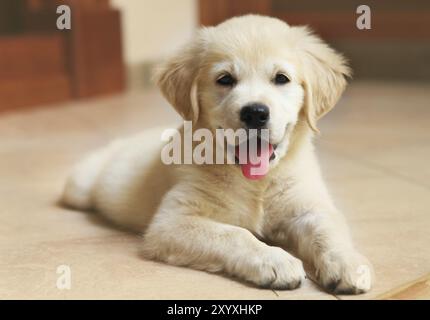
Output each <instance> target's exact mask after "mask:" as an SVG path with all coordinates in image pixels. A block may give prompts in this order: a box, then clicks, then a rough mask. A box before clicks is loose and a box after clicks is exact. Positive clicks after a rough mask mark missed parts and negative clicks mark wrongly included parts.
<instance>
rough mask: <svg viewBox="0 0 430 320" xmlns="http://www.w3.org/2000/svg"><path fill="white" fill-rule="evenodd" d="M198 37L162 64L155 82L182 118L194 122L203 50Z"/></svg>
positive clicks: (196, 115)
mask: <svg viewBox="0 0 430 320" xmlns="http://www.w3.org/2000/svg"><path fill="white" fill-rule="evenodd" d="M201 34H202V32H200V34H199V36H198V37H197V38H196V39H195V40H194V41H192V42H191V43H189V44H188V45H187V46H185V47H183V48H182V49H181V50H179V52H177V53H176V54H175V55H173V56H172V57H171V58H169V59H167V60H166V61H165V62H164V63H162V64H161V65H160V66H159V68H158V70H157V72H156V74H155V80H156V83H157V85H158V86H159V87H160V89H161V92H162V93H163V95H164V97H165V98H166V99H167V101H169V103H170V104H171V105H172V106H173V107H174V108H175V110H176V111H177V112H178V113H179V114H180V115H181V116H182V118H184V120H188V121H193V122H196V121H197V119H198V116H199V105H198V88H197V87H198V69H199V64H200V59H201V52H202V50H203V48H202V45H203V41H202V39H201Z"/></svg>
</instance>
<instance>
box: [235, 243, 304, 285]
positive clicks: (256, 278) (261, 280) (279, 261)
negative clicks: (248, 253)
mask: <svg viewBox="0 0 430 320" xmlns="http://www.w3.org/2000/svg"><path fill="white" fill-rule="evenodd" d="M243 275H244V278H245V279H246V280H247V281H249V282H252V283H255V284H256V285H258V286H260V287H263V288H271V289H279V290H291V289H296V288H298V287H299V286H300V285H301V284H302V282H303V281H304V279H305V277H306V274H305V271H304V269H303V264H302V262H301V261H300V260H299V259H296V258H295V257H293V256H292V255H290V254H289V253H288V252H286V251H284V250H283V249H281V248H278V247H265V248H264V250H262V251H260V252H259V253H258V254H256V255H255V256H254V257H249V260H248V261H247V263H246V266H245V270H244V274H243Z"/></svg>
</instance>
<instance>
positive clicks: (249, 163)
mask: <svg viewBox="0 0 430 320" xmlns="http://www.w3.org/2000/svg"><path fill="white" fill-rule="evenodd" d="M255 140H256V141H253V143H251V142H250V140H247V141H245V142H243V143H242V144H240V145H238V146H236V148H235V160H236V164H238V165H240V168H241V170H242V174H243V175H244V176H245V178H247V179H250V180H259V179H262V178H264V177H265V176H266V175H267V173H268V172H269V166H270V161H272V160H274V159H275V158H276V154H275V150H276V147H277V145H276V144H271V143H270V142H268V141H265V140H262V139H260V137H257V138H256V139H255ZM245 144H246V146H245Z"/></svg>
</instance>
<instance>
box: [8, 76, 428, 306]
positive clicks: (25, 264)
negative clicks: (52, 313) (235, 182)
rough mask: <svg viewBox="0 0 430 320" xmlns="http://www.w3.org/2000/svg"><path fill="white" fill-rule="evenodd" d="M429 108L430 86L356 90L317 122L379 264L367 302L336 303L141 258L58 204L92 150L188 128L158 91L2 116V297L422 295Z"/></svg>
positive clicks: (353, 216)
mask: <svg viewBox="0 0 430 320" xmlns="http://www.w3.org/2000/svg"><path fill="white" fill-rule="evenodd" d="M429 101H430V85H412V84H390V83H388V84H387V83H385V84H383V83H354V84H352V85H351V86H350V87H349V89H348V90H347V92H346V94H345V95H344V97H343V98H342V100H341V101H340V102H339V105H338V106H337V107H336V108H335V109H334V111H333V112H332V113H330V114H329V115H328V116H327V117H326V118H325V119H323V120H322V121H321V123H320V127H321V131H322V135H321V136H320V137H319V138H318V139H317V140H318V141H317V150H318V154H319V157H320V159H321V165H322V169H323V173H324V175H325V176H326V179H327V183H328V185H329V187H330V189H331V191H332V193H333V196H334V198H335V200H336V202H337V204H338V206H339V207H340V208H341V209H342V210H343V211H344V212H345V215H346V216H347V219H348V220H349V222H350V225H351V229H352V233H353V236H354V238H355V242H356V245H357V247H358V248H359V249H360V250H361V251H362V252H363V253H364V254H366V255H367V256H368V257H369V259H370V260H371V261H372V262H373V264H374V266H375V271H376V276H377V282H376V284H375V287H374V289H373V290H372V291H371V292H370V293H368V294H365V295H360V296H334V295H330V294H327V293H324V292H322V291H321V290H320V289H319V288H318V287H317V286H315V285H314V284H313V283H312V282H310V281H307V282H306V283H305V284H304V286H302V287H301V288H300V289H298V290H295V291H276V292H275V291H272V290H263V289H256V288H252V287H249V286H246V285H244V284H242V283H238V282H235V281H232V280H230V279H227V278H224V277H222V276H220V275H212V274H207V273H204V272H199V271H194V270H189V269H185V268H177V267H172V266H167V265H164V264H159V263H155V262H151V261H144V260H143V259H142V258H140V257H139V255H138V244H139V241H140V239H139V237H137V236H135V235H131V234H127V233H124V232H121V231H118V230H115V229H112V228H110V227H109V226H106V225H105V224H104V223H103V222H101V221H100V220H98V219H97V217H95V216H92V215H88V214H84V213H80V212H75V211H71V210H66V209H63V208H60V207H58V206H57V205H56V200H57V198H58V195H59V193H60V191H61V188H62V184H63V182H64V179H65V177H66V175H67V172H68V171H69V170H70V167H71V166H72V165H73V163H75V162H76V161H77V160H78V159H79V158H80V157H81V156H82V155H83V154H84V153H85V152H87V151H89V150H92V149H94V148H96V147H98V146H101V145H103V144H104V143H106V142H107V141H109V140H111V139H112V138H114V137H118V136H124V135H127V134H131V133H134V132H137V131H140V130H141V129H143V128H144V127H148V126H158V125H172V124H175V123H179V121H180V119H179V118H178V116H177V115H176V114H175V113H174V111H173V110H172V109H171V108H169V107H168V105H167V103H166V102H165V101H164V100H163V99H162V98H161V97H160V95H159V94H158V92H157V91H155V90H153V91H147V92H139V93H137V92H133V93H127V94H124V95H120V96H113V97H108V98H101V99H93V100H87V101H83V102H78V103H65V104H62V105H51V106H46V107H45V108H39V109H33V110H32V111H26V112H20V113H9V114H2V115H0V177H1V181H2V183H1V184H0V298H1V299H5V298H24V299H34V298H35V299H43V298H52V299H71V298H83V299H90V298H119V299H127V298H140V299H145V298H146V299H152V298H165V299H171V298H183V299H192V298H200V299H205V298H207V299H212V298H214V299H367V298H378V297H387V296H386V293H388V292H392V291H393V290H395V289H396V288H402V287H403V286H407V285H408V284H411V283H412V284H413V283H414V282H415V281H421V282H419V283H417V284H416V286H415V287H417V286H419V285H420V283H422V279H423V277H426V275H428V274H430V166H428V161H429V159H430V103H429ZM60 265H68V266H70V267H71V271H72V287H71V289H70V290H59V289H57V288H56V281H57V279H58V277H59V274H57V273H56V271H57V267H58V266H60ZM419 279H421V280H419ZM426 279H428V278H426ZM425 283H427V285H428V281H427V282H425ZM412 287H413V288H415V287H414V286H412ZM420 288H421V287H420ZM413 292H414V294H415V296H414V295H411V296H410V297H413V298H419V297H421V298H423V297H422V296H418V297H417V296H416V292H417V290H416V289H414V290H413ZM418 292H423V291H422V290H421V291H418ZM426 292H427V293H426V294H427V296H426V297H427V298H430V296H429V291H428V286H427V291H426ZM384 295H385V296H384ZM392 297H394V298H396V297H397V298H398V297H401V298H405V297H406V298H407V297H408V295H407V294H406V296H405V294H403V295H402V294H399V293H396V294H393V295H392Z"/></svg>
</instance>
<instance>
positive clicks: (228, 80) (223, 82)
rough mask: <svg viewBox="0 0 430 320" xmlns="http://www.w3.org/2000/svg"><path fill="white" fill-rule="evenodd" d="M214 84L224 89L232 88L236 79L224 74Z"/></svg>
mask: <svg viewBox="0 0 430 320" xmlns="http://www.w3.org/2000/svg"><path fill="white" fill-rule="evenodd" d="M216 83H217V84H219V85H220V86H224V87H232V86H234V85H235V84H236V79H235V78H233V76H232V75H231V74H225V75H223V76H221V77H220V78H218V79H217V80H216Z"/></svg>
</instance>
